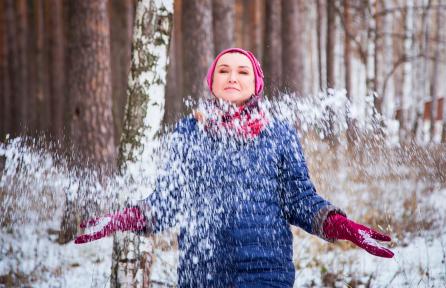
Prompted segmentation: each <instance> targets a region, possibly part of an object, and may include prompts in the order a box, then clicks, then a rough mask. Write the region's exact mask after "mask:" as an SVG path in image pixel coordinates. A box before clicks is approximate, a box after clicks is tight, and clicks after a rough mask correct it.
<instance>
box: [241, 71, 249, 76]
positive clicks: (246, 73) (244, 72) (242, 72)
mask: <svg viewBox="0 0 446 288" xmlns="http://www.w3.org/2000/svg"><path fill="white" fill-rule="evenodd" d="M240 74H243V75H248V74H249V73H248V72H246V71H240Z"/></svg>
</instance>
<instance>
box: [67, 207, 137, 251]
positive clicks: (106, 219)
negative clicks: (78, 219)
mask: <svg viewBox="0 0 446 288" xmlns="http://www.w3.org/2000/svg"><path fill="white" fill-rule="evenodd" d="M80 227H81V228H83V229H85V228H87V229H91V230H92V231H90V232H89V233H86V234H83V235H80V236H78V237H76V239H75V240H74V243H76V244H83V243H87V242H90V241H94V240H98V239H100V238H103V237H106V236H108V235H110V234H113V233H114V232H116V231H142V230H144V228H145V227H146V220H145V218H144V215H143V214H142V213H141V211H140V210H139V208H138V207H130V208H125V209H124V211H122V212H117V213H114V214H108V215H106V216H103V217H98V218H94V219H89V220H87V221H84V222H82V223H81V225H80Z"/></svg>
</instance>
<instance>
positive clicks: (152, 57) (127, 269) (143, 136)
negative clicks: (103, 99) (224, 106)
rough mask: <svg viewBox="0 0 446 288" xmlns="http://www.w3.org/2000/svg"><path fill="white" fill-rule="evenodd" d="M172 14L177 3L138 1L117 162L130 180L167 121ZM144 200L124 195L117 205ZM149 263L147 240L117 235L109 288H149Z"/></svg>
mask: <svg viewBox="0 0 446 288" xmlns="http://www.w3.org/2000/svg"><path fill="white" fill-rule="evenodd" d="M164 5H166V6H164ZM172 13H173V1H164V2H163V3H160V2H159V1H153V0H139V1H138V3H137V7H136V15H135V27H134V31H133V44H132V59H131V68H130V76H129V82H128V87H127V97H128V98H127V105H126V109H125V119H124V129H123V134H122V137H121V143H120V149H119V158H118V167H119V170H120V171H121V173H122V174H123V175H125V176H128V177H129V178H130V179H131V178H132V175H131V173H132V171H141V170H140V169H138V168H135V167H142V166H147V165H150V162H148V160H147V159H142V155H143V154H145V155H151V154H152V153H153V150H152V149H153V147H154V143H155V137H156V135H157V133H159V130H160V126H161V122H162V119H163V114H164V99H165V98H164V97H165V92H164V91H165V86H166V73H167V63H168V58H167V57H168V51H169V42H170V31H171V27H172ZM143 152H144V153H143ZM141 196H142V195H134V194H129V192H127V193H125V191H122V193H120V195H119V197H120V199H119V202H120V203H123V202H124V201H126V200H128V199H130V198H131V199H140V197H141ZM151 261H152V257H151V251H150V245H149V243H148V240H147V239H144V238H143V237H140V236H137V235H135V234H132V233H120V234H115V237H114V240H113V256H112V272H111V278H110V284H111V287H113V288H115V287H148V286H147V285H149V284H150V281H149V279H150V268H151Z"/></svg>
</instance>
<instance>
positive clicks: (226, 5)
mask: <svg viewBox="0 0 446 288" xmlns="http://www.w3.org/2000/svg"><path fill="white" fill-rule="evenodd" d="M234 9H235V0H226V1H221V0H212V27H213V38H214V48H215V49H214V51H215V52H214V55H215V56H216V54H217V53H219V52H220V51H222V50H224V49H227V48H230V47H233V46H234V43H235V40H234V34H235V30H234V29H235V28H234V27H235V19H234V16H235V11H234Z"/></svg>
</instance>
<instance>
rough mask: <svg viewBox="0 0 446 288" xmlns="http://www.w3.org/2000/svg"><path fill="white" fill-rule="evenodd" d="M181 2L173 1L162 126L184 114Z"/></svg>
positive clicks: (180, 0) (173, 121)
mask: <svg viewBox="0 0 446 288" xmlns="http://www.w3.org/2000/svg"><path fill="white" fill-rule="evenodd" d="M182 2H183V0H176V1H174V8H173V9H174V11H175V12H174V15H173V25H172V26H173V27H172V39H171V42H170V47H169V50H170V51H169V67H168V69H167V86H166V111H165V113H164V120H163V122H164V124H167V125H172V124H174V123H176V122H177V121H178V119H179V118H180V117H181V116H182V115H183V114H184V110H185V106H184V103H183V95H184V93H183V78H184V76H183V70H182V69H183V44H182V40H181V39H182V28H181V18H182V13H181V10H182V6H183V4H182Z"/></svg>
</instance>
